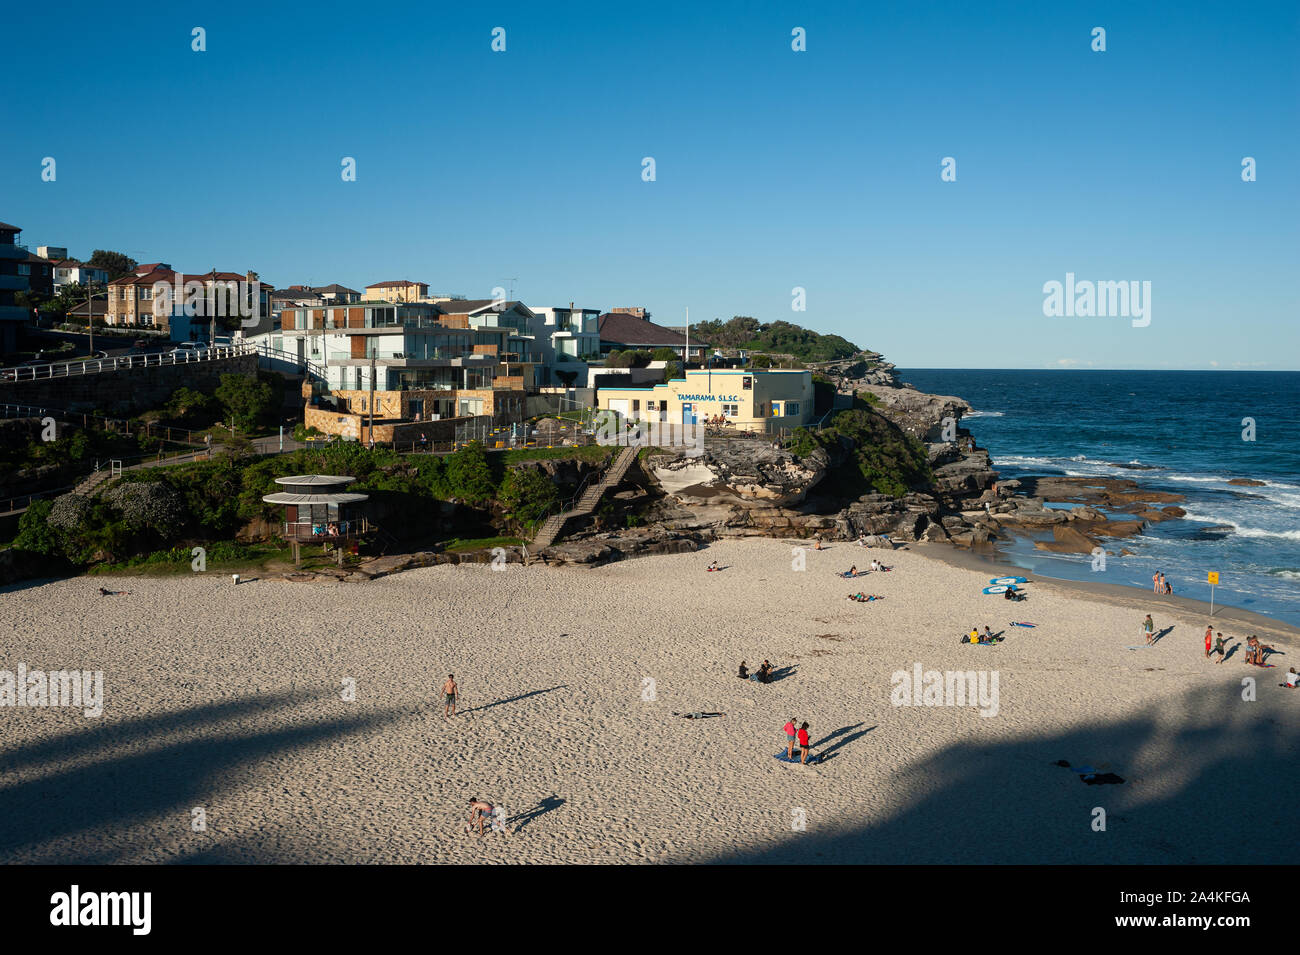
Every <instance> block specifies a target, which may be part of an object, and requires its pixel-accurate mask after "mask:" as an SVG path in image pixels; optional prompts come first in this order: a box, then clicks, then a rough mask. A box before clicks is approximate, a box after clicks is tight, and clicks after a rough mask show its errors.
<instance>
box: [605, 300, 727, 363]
mask: <svg viewBox="0 0 1300 955" xmlns="http://www.w3.org/2000/svg"><path fill="white" fill-rule="evenodd" d="M598 328H599V331H600V353H601V354H602V355H608V354H609V353H610V352H612V351H624V350H625V349H632V350H634V351H649V352H652V351H654V350H655V349H656V348H671V349H672V350H673V351H674V352H676V353H677V357H678V358H679V359H682V360H691V361H696V360H698V359H699V358H701V356H702V355H703V354H704V351H705V349H706V347H707V346H705V345H702V344H692V345H690V355H689V356H687V354H686V351H687V339H686V336H685V335H683V334H682V333H681V332H679V331H674V330H673V329H671V328H664V327H663V326H662V325H656V324H655V323H654V322H648V321H646V320H645V319H642V318H638V317H636V316H635V315H632V314H630V313H629V312H607V313H606V314H604V315H602V316H600V322H599V325H598Z"/></svg>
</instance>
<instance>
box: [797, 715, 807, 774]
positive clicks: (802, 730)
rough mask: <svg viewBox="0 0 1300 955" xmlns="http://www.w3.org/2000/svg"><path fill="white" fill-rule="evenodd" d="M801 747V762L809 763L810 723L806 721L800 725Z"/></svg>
mask: <svg viewBox="0 0 1300 955" xmlns="http://www.w3.org/2000/svg"><path fill="white" fill-rule="evenodd" d="M799 749H800V750H802V755H801V756H800V759H799V762H801V763H803V764H804V765H807V763H808V724H807V723H804V724H803V725H802V726H800V727H799Z"/></svg>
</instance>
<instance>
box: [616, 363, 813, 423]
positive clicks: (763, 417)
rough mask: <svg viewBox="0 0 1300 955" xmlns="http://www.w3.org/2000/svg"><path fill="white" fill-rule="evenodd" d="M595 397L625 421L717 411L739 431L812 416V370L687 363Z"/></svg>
mask: <svg viewBox="0 0 1300 955" xmlns="http://www.w3.org/2000/svg"><path fill="white" fill-rule="evenodd" d="M596 403H597V405H598V406H599V407H600V408H601V409H602V410H607V411H615V412H617V413H618V414H620V415H622V416H623V417H626V418H627V419H629V420H631V421H647V422H649V421H662V422H671V423H673V424H702V423H704V422H705V421H706V420H707V419H710V418H713V417H715V416H718V415H721V416H722V417H723V418H724V419H725V420H726V422H727V424H729V425H731V426H733V427H735V428H738V429H739V430H741V431H760V432H767V431H776V430H779V429H782V428H797V427H799V426H800V425H806V424H808V423H809V422H810V421H812V416H813V384H812V372H811V371H808V370H806V369H796V370H756V369H742V370H726V371H717V370H710V369H707V368H699V369H689V370H687V371H686V372H685V377H683V378H674V379H673V380H672V381H669V382H666V383H664V384H661V385H652V386H649V387H645V386H642V387H628V388H601V389H599V390H598V391H597V392H596Z"/></svg>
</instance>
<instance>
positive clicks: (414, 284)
mask: <svg viewBox="0 0 1300 955" xmlns="http://www.w3.org/2000/svg"><path fill="white" fill-rule="evenodd" d="M412 287H418V288H428V287H429V283H428V282H408V281H407V280H406V279H402V280H400V281H397V282H376V283H375V284H374V285H367V286H366V288H368V289H371V288H412Z"/></svg>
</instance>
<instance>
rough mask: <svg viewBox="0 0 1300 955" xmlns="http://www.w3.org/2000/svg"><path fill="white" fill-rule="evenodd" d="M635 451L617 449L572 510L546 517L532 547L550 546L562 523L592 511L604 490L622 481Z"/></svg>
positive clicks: (634, 456) (562, 525)
mask: <svg viewBox="0 0 1300 955" xmlns="http://www.w3.org/2000/svg"><path fill="white" fill-rule="evenodd" d="M636 453H637V449H636V448H623V449H622V450H621V451H619V453H618V456H617V457H616V458H614V462H613V463H612V464H611V465H610V466H609V467H608V468H607V469H606V471H605V473H604V474H603V475H601V478H600V480H599V481H597V482H596V483H595V484H593V485H591V487H589V488H587V490H586V491H584V492H583V495H582V497H580V498H579V499H578V503H577V504H575V505H574V506H573V509H572V510H569V511H562V512H560V513H559V514H552V515H551V516H550V517H548V518H547V519H546V523H545V524H543V525H542V527H541V530H539V531H538V532H537V535H536V536H535V537H534V538H533V547H534V548H535V549H537V550H541V549H542V548H543V547H550V546H551V545H552V544H554V543H555V539H556V538H557V537H559V536H560V531H562V530H563V529H564V525H565V524H567V523H568V522H569V519H570V518H573V517H581V516H583V515H584V514H590V513H591V512H592V511H594V510H595V509H596V505H597V504H599V503H600V499H601V497H603V496H604V494H605V492H606V491H608V490H609V489H610V488H612V487H617V486H618V485H619V484H621V483H622V482H623V475H625V474H627V469H628V468H629V467H631V466H632V462H633V461H635V460H636Z"/></svg>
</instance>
